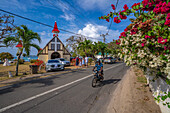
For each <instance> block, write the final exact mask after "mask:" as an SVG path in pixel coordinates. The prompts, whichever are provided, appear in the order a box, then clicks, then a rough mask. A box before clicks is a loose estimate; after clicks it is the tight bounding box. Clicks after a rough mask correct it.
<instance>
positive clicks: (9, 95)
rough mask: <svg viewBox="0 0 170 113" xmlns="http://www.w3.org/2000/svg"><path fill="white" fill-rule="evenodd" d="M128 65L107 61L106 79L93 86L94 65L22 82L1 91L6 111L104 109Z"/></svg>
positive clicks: (100, 112)
mask: <svg viewBox="0 0 170 113" xmlns="http://www.w3.org/2000/svg"><path fill="white" fill-rule="evenodd" d="M127 69H128V67H126V66H125V64H124V63H115V64H106V65H104V78H105V80H104V81H103V83H102V84H101V85H100V86H98V87H96V88H92V86H91V81H92V77H93V76H92V75H91V74H92V68H87V69H80V70H76V71H72V72H69V73H65V74H60V75H56V76H52V77H48V78H43V79H38V80H33V81H28V82H25V83H20V84H17V85H15V86H14V87H11V88H9V89H7V90H3V91H0V112H4V113H104V111H105V109H106V106H107V104H108V103H109V100H110V98H111V94H112V93H113V91H114V90H115V88H116V86H117V84H118V83H119V82H120V81H121V79H122V77H123V76H124V74H125V73H126V71H127Z"/></svg>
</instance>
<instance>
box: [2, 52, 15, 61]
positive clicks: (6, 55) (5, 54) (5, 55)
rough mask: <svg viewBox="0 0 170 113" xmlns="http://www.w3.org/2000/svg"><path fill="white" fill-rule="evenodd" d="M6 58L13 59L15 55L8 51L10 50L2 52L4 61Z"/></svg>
mask: <svg viewBox="0 0 170 113" xmlns="http://www.w3.org/2000/svg"><path fill="white" fill-rule="evenodd" d="M5 58H7V59H9V60H11V59H13V58H14V57H13V56H12V54H10V53H8V52H2V53H0V60H1V61H3V60H5Z"/></svg>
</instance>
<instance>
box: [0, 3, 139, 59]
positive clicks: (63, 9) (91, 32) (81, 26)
mask: <svg viewBox="0 0 170 113" xmlns="http://www.w3.org/2000/svg"><path fill="white" fill-rule="evenodd" d="M116 1H117V0H0V2H1V4H0V9H3V10H6V11H9V12H12V13H15V14H18V15H21V16H24V17H28V18H30V19H33V20H37V21H39V22H42V23H45V24H48V25H52V26H53V25H54V22H55V21H57V25H58V28H61V29H65V30H68V31H72V32H75V33H79V34H82V35H85V36H88V37H92V38H93V39H92V38H89V39H92V41H98V40H99V41H102V37H100V34H102V33H104V34H105V33H106V32H107V31H108V28H109V25H110V23H108V22H106V21H105V20H99V19H98V17H100V16H103V15H107V14H108V13H109V12H110V11H113V10H112V8H111V4H114V5H116ZM141 1H142V0H119V3H118V7H117V9H116V10H117V11H118V10H120V9H123V6H124V4H127V5H128V7H130V6H132V5H133V4H134V3H136V2H141ZM0 13H2V12H0ZM129 18H132V17H129ZM129 18H128V19H127V20H123V21H122V22H121V23H119V24H116V23H114V22H113V23H112V26H111V29H110V32H109V35H108V36H107V37H106V41H107V42H110V41H112V40H113V39H118V37H119V34H120V33H121V32H122V31H123V30H124V29H125V28H126V26H127V25H129V24H130V21H129ZM14 20H15V22H14V23H15V25H18V26H19V25H22V24H24V25H27V27H28V28H29V29H31V30H33V31H34V32H37V33H38V34H39V35H40V36H41V39H42V42H41V43H40V44H39V45H40V47H41V48H43V47H44V46H45V45H46V43H47V42H48V41H49V40H50V39H51V38H52V32H51V31H52V28H49V27H47V26H43V25H40V24H37V23H33V22H30V21H28V20H24V19H21V18H19V17H15V18H14ZM72 35H74V34H70V33H67V32H64V31H60V33H59V38H60V39H61V40H62V41H63V43H64V44H65V43H66V42H65V40H66V39H67V38H69V37H70V36H72ZM36 43H37V42H36ZM1 52H10V53H12V54H13V55H14V56H15V55H16V53H17V48H15V47H14V48H3V49H2V48H1V49H0V53H1ZM35 54H37V51H36V50H35V49H31V55H35Z"/></svg>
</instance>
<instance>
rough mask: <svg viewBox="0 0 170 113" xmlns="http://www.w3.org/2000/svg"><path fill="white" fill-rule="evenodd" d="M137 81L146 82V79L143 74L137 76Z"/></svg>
mask: <svg viewBox="0 0 170 113" xmlns="http://www.w3.org/2000/svg"><path fill="white" fill-rule="evenodd" d="M137 81H138V82H140V83H147V80H146V78H145V77H144V76H138V77H137Z"/></svg>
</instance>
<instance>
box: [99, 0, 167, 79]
mask: <svg viewBox="0 0 170 113" xmlns="http://www.w3.org/2000/svg"><path fill="white" fill-rule="evenodd" d="M111 6H112V9H113V10H115V8H114V7H115V6H114V5H113V4H112V5H111ZM123 9H124V10H122V11H119V12H115V13H113V12H110V14H108V15H107V16H102V17H99V19H107V20H106V21H109V20H110V18H113V17H114V16H116V17H114V19H113V21H114V22H115V23H120V22H121V21H124V19H127V16H129V15H131V14H134V16H135V17H136V18H135V19H130V20H131V22H132V23H131V24H130V25H129V26H127V27H126V28H125V29H124V32H122V33H121V34H120V36H119V39H118V40H116V41H115V43H116V44H118V45H120V47H121V51H120V53H119V55H120V57H122V58H124V61H125V62H126V64H127V65H137V66H139V67H141V68H143V69H144V70H146V69H149V70H150V72H153V73H154V74H155V73H156V76H165V77H167V78H168V79H170V2H169V0H143V1H142V2H140V3H135V4H134V5H132V6H131V7H130V8H129V7H128V6H127V5H126V4H125V5H124V7H123Z"/></svg>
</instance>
